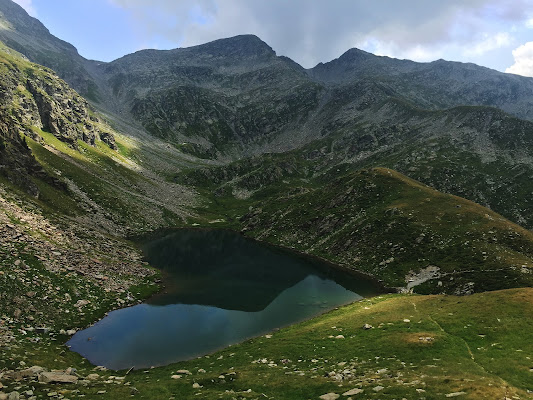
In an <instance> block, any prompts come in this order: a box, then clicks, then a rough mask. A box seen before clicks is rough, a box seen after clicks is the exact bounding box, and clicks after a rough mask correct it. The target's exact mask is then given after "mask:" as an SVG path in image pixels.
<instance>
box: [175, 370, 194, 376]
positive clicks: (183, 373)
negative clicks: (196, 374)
mask: <svg viewBox="0 0 533 400" xmlns="http://www.w3.org/2000/svg"><path fill="white" fill-rule="evenodd" d="M176 374H180V375H192V374H191V372H190V371H189V370H187V369H180V370H178V371H176Z"/></svg>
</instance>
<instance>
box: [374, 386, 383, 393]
mask: <svg viewBox="0 0 533 400" xmlns="http://www.w3.org/2000/svg"><path fill="white" fill-rule="evenodd" d="M383 389H385V388H384V387H383V386H376V387H375V388H373V389H372V390H373V391H374V392H381V391H382V390H383Z"/></svg>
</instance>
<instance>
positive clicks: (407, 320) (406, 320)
mask: <svg viewBox="0 0 533 400" xmlns="http://www.w3.org/2000/svg"><path fill="white" fill-rule="evenodd" d="M403 322H411V320H410V319H407V318H405V319H404V320H403Z"/></svg>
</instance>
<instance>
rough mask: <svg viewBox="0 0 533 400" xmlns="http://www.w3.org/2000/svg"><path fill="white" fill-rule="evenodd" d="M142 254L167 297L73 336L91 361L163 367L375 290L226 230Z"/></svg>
mask: <svg viewBox="0 0 533 400" xmlns="http://www.w3.org/2000/svg"><path fill="white" fill-rule="evenodd" d="M143 250H144V253H145V257H146V259H147V261H148V262H149V263H150V264H151V265H153V266H155V267H157V268H160V269H161V270H162V272H163V276H164V284H165V290H164V291H163V292H162V293H160V294H158V295H156V296H154V297H152V298H150V299H149V300H147V301H146V302H145V303H143V304H140V305H136V306H133V307H129V308H125V309H121V310H117V311H113V312H110V313H109V315H108V316H106V317H105V318H104V319H102V320H101V321H99V322H98V323H96V324H95V325H94V326H91V327H90V328H88V329H85V330H83V331H80V332H78V333H77V334H76V335H74V336H73V337H72V339H71V340H70V341H69V342H68V345H69V346H70V347H71V350H73V351H76V352H78V353H79V354H81V355H83V356H84V357H86V358H87V359H88V360H89V361H91V362H92V363H93V364H96V365H103V366H105V367H108V368H110V369H125V368H130V367H135V368H146V367H150V366H160V365H165V364H170V363H172V362H176V361H180V360H186V359H190V358H194V357H197V356H201V355H205V354H208V353H210V352H213V351H215V350H217V349H220V348H223V347H225V346H228V345H231V344H235V343H238V342H241V341H243V340H245V339H247V338H250V337H254V336H258V335H261V334H265V333H268V332H270V331H272V330H273V329H275V328H278V327H282V326H286V325H289V324H293V323H295V322H299V321H302V320H304V319H307V318H310V317H313V316H315V315H318V314H320V313H323V312H325V311H328V310H331V309H333V308H335V307H337V306H339V305H342V304H346V303H350V302H353V301H356V300H359V299H361V298H362V297H368V296H371V295H374V294H376V293H378V289H377V287H376V286H375V285H374V283H372V282H371V281H369V280H368V279H366V278H364V277H361V276H356V275H353V274H348V273H346V272H343V271H339V270H338V269H334V268H332V267H331V266H330V265H327V264H325V263H322V262H319V261H316V260H311V259H309V258H304V257H301V256H298V255H295V254H293V253H289V252H286V251H282V250H279V249H276V248H272V247H270V246H265V245H262V244H260V243H257V242H255V241H252V240H249V239H245V238H243V237H242V236H241V235H239V234H237V233H233V232H228V231H201V230H179V231H175V232H173V233H170V234H168V235H165V236H163V237H160V238H158V239H154V240H152V241H150V242H148V243H146V244H145V245H144V246H143Z"/></svg>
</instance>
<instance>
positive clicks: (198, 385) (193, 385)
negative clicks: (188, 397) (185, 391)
mask: <svg viewBox="0 0 533 400" xmlns="http://www.w3.org/2000/svg"><path fill="white" fill-rule="evenodd" d="M201 387H202V386H201V385H200V384H199V383H196V382H194V383H193V384H192V388H193V389H200V388H201Z"/></svg>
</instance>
